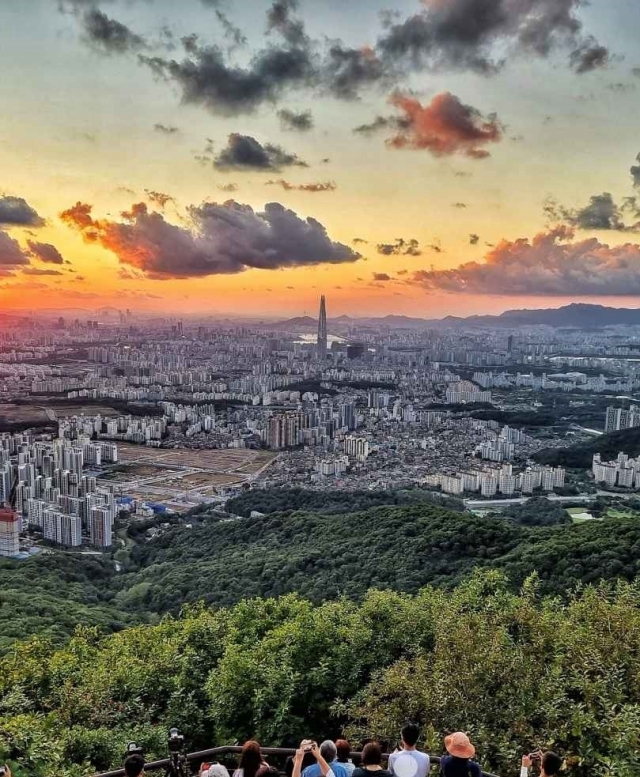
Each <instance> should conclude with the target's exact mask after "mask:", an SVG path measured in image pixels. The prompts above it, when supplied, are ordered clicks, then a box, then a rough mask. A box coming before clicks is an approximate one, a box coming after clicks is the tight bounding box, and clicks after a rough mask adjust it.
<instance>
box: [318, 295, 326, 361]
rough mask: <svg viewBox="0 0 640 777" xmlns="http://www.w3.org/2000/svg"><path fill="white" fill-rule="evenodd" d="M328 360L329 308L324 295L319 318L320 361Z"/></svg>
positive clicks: (321, 298)
mask: <svg viewBox="0 0 640 777" xmlns="http://www.w3.org/2000/svg"><path fill="white" fill-rule="evenodd" d="M326 358H327V307H326V303H325V299H324V294H323V295H322V296H321V297H320V315H319V316H318V361H319V362H323V361H325V360H326Z"/></svg>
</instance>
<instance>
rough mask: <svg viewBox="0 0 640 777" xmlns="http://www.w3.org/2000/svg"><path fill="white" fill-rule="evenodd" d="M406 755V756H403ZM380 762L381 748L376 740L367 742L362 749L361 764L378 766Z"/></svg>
mask: <svg viewBox="0 0 640 777" xmlns="http://www.w3.org/2000/svg"><path fill="white" fill-rule="evenodd" d="M405 757H407V756H405ZM381 763H382V748H381V747H380V744H379V743H378V742H369V743H368V744H366V745H365V746H364V747H363V749H362V764H363V766H380V764H381Z"/></svg>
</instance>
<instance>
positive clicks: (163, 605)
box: [0, 492, 640, 653]
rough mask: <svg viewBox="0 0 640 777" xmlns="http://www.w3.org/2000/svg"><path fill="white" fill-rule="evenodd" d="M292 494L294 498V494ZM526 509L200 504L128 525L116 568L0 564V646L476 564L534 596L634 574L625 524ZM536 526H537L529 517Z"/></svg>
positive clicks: (57, 556) (332, 593)
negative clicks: (534, 582)
mask: <svg viewBox="0 0 640 777" xmlns="http://www.w3.org/2000/svg"><path fill="white" fill-rule="evenodd" d="M257 498H258V497H251V500H250V502H249V503H250V504H251V505H253V506H254V507H255V506H256V505H257V506H260V505H262V506H263V507H265V505H266V502H267V501H268V500H272V499H273V500H276V502H277V501H278V500H282V499H285V498H286V495H284V494H278V493H277V492H276V493H273V492H272V493H269V492H265V494H263V495H262V496H261V499H262V502H256V501H255V499H257ZM290 498H291V499H292V500H293V501H294V502H295V501H304V492H303V493H302V494H298V495H296V494H295V493H294V494H293V496H291V497H290ZM352 498H353V499H354V500H358V499H360V497H359V496H358V495H355V496H353V497H352ZM244 504H245V505H246V500H245V502H244ZM536 504H538V505H539V506H538V508H537V509H536V511H535V514H534V513H533V511H532V509H531V508H528V507H527V506H524V507H522V508H512V509H511V510H510V511H508V514H507V515H506V516H505V515H490V516H484V517H479V516H475V515H473V514H471V513H462V512H457V511H454V510H450V509H447V508H443V507H440V506H438V505H432V504H429V503H426V502H424V503H416V504H405V505H389V506H379V507H372V508H369V509H365V510H360V511H357V512H350V513H346V514H342V513H321V512H308V511H305V510H289V511H282V512H273V513H268V514H262V515H254V517H253V518H251V517H249V518H238V517H235V518H234V517H231V516H229V517H227V518H225V517H221V516H220V515H219V514H217V513H215V512H214V511H213V510H211V509H208V510H203V509H200V510H197V511H194V513H193V514H192V515H190V516H187V518H186V521H188V522H189V525H190V526H191V528H188V526H187V525H185V522H182V523H178V524H175V525H172V526H169V527H167V528H166V529H165V530H164V532H163V533H162V534H161V535H160V536H159V537H157V538H155V539H153V540H151V541H145V540H144V534H143V533H141V531H142V530H145V529H146V528H148V527H149V526H150V525H151V523H152V522H142V525H141V527H139V526H138V525H137V524H132V526H131V527H130V529H129V540H130V544H131V547H130V548H129V550H128V551H127V552H126V553H125V552H124V551H122V550H120V551H118V553H117V556H118V558H119V560H120V566H121V570H122V571H120V572H117V571H116V568H115V565H114V563H113V561H112V559H110V558H109V557H108V556H104V557H96V556H86V555H80V554H71V553H53V554H45V553H43V554H40V555H39V556H36V557H34V558H32V559H29V560H26V561H22V562H15V561H10V560H3V561H0V575H1V576H2V586H1V588H0V616H1V617H2V630H1V631H0V653H2V652H3V651H4V650H7V648H9V647H10V646H11V644H12V643H13V642H14V641H15V640H19V639H24V638H27V637H29V636H31V635H34V634H40V635H43V636H45V637H47V638H48V639H51V640H52V641H53V642H54V643H55V644H62V643H63V642H64V640H65V639H67V638H68V637H69V636H70V635H71V634H72V633H73V631H74V629H75V627H76V625H87V626H99V627H100V628H102V629H103V630H106V631H119V630H121V629H122V628H124V627H126V626H128V625H132V624H134V623H138V622H155V621H157V620H158V618H160V617H161V616H162V615H164V614H165V613H172V614H177V613H179V611H180V609H181V607H183V606H184V605H185V604H195V603H197V602H204V603H205V604H207V605H218V606H229V605H233V604H235V603H236V602H238V601H240V600H241V599H243V598H246V597H254V596H257V597H274V596H281V595H283V594H288V593H299V594H301V595H302V596H304V597H306V598H308V599H309V600H310V601H312V602H313V603H316V604H317V603H321V602H323V601H326V600H329V599H335V598H338V597H340V596H343V595H346V596H349V597H350V598H353V599H360V598H362V597H363V596H364V595H365V594H366V592H367V590H369V589H370V588H374V587H375V588H381V589H384V588H389V589H392V590H396V591H406V592H409V593H415V592H417V591H418V590H420V588H421V587H423V586H425V585H428V584H431V585H435V586H439V587H444V588H451V587H453V586H454V585H456V584H457V583H459V582H461V581H463V580H465V579H467V578H468V577H469V575H470V574H471V573H472V572H473V570H474V569H475V568H476V567H479V568H491V569H499V570H502V571H503V572H504V573H505V574H506V575H507V578H508V579H509V580H510V581H511V584H512V585H513V586H514V588H517V586H519V585H521V584H522V582H523V581H524V580H525V579H526V578H527V577H528V576H529V575H530V574H531V573H533V572H536V571H537V572H538V574H539V575H540V586H541V590H542V591H543V592H544V593H548V594H557V595H564V593H565V592H566V591H567V590H568V589H572V588H574V587H575V586H576V585H580V584H589V583H597V582H599V581H600V580H603V579H604V580H613V579H616V578H621V579H624V580H628V581H632V580H634V579H635V577H636V576H637V575H639V574H640V521H638V520H637V518H635V517H633V516H620V517H616V518H607V520H605V521H603V522H591V523H585V524H582V525H573V524H567V523H558V521H559V520H560V517H559V515H558V509H557V505H554V504H553V503H550V502H548V501H547V500H544V499H542V500H539V502H536ZM236 507H237V505H236ZM254 507H252V509H254ZM536 521H538V522H540V523H542V524H546V525H540V526H537V525H531V524H532V523H535V522H536ZM156 523H157V521H156ZM34 592H37V596H35V595H34Z"/></svg>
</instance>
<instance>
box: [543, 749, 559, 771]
mask: <svg viewBox="0 0 640 777" xmlns="http://www.w3.org/2000/svg"><path fill="white" fill-rule="evenodd" d="M540 768H541V769H542V772H543V774H545V775H546V777H554V775H556V774H558V772H559V771H560V769H561V768H562V758H560V756H559V755H556V754H555V753H552V752H551V751H550V750H549V751H548V752H546V753H545V754H544V755H543V756H542V760H541V761H540Z"/></svg>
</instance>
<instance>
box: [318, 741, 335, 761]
mask: <svg viewBox="0 0 640 777" xmlns="http://www.w3.org/2000/svg"><path fill="white" fill-rule="evenodd" d="M320 755H321V756H322V757H323V758H324V760H325V761H326V762H327V763H328V764H330V763H331V762H332V761H335V760H336V756H337V755H338V750H337V748H336V746H335V743H334V742H332V741H331V740H330V739H325V740H324V742H323V743H322V744H321V745H320Z"/></svg>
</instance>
